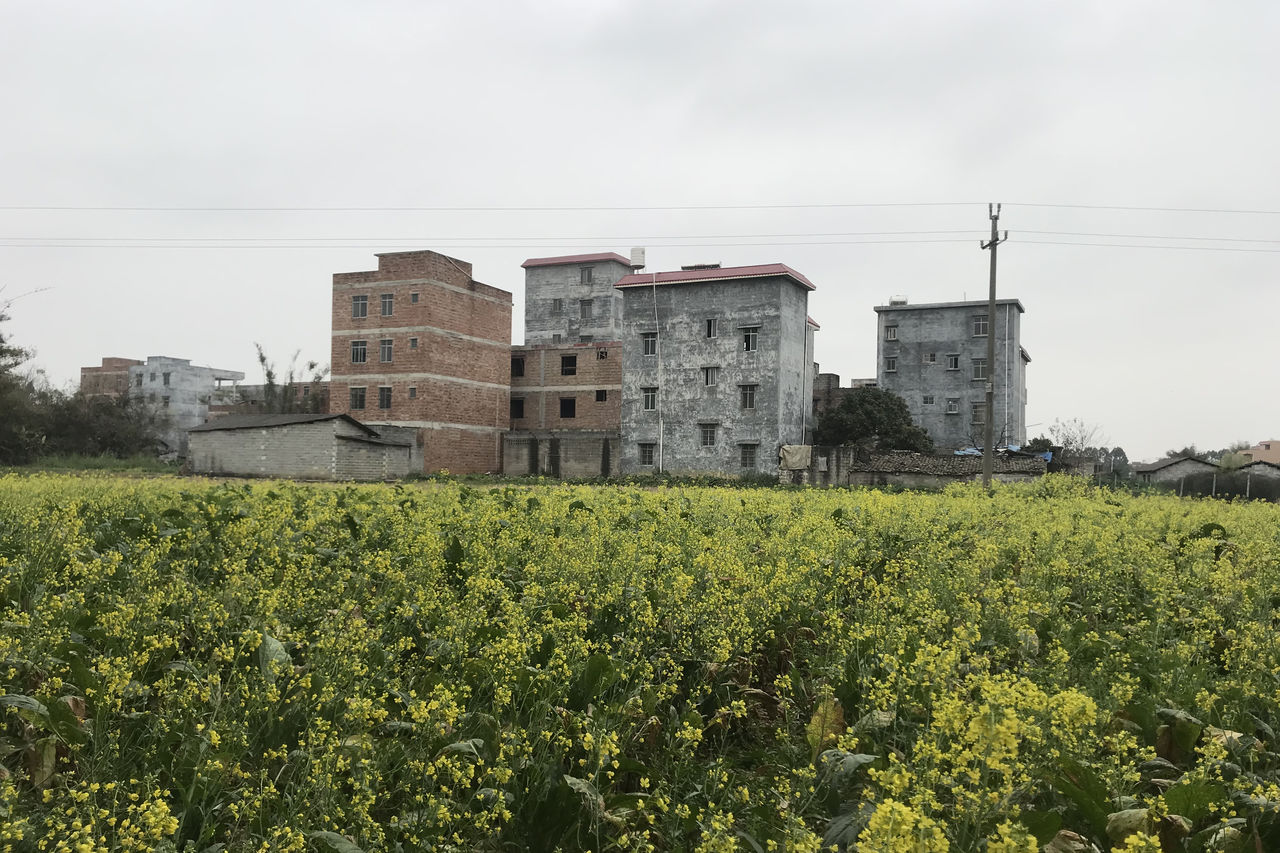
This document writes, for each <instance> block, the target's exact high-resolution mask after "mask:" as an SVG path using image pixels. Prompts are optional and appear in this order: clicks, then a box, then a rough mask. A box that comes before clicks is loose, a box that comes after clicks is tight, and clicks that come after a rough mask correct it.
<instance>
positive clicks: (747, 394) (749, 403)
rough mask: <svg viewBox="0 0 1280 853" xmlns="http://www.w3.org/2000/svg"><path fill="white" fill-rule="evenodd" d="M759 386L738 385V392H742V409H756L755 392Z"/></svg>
mask: <svg viewBox="0 0 1280 853" xmlns="http://www.w3.org/2000/svg"><path fill="white" fill-rule="evenodd" d="M759 388H760V386H759V385H739V386H738V390H739V391H741V392H742V408H744V409H754V408H755V407H756V391H757V390H758V389H759Z"/></svg>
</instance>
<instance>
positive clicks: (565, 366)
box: [560, 354, 578, 376]
mask: <svg viewBox="0 0 1280 853" xmlns="http://www.w3.org/2000/svg"><path fill="white" fill-rule="evenodd" d="M560 375H561V376H577V375H578V356H577V355H576V354H574V355H562V356H560Z"/></svg>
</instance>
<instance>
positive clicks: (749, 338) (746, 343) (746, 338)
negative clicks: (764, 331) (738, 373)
mask: <svg viewBox="0 0 1280 853" xmlns="http://www.w3.org/2000/svg"><path fill="white" fill-rule="evenodd" d="M759 345H760V327H759V326H747V327H746V328H744V329H743V330H742V351H743V352H755V351H756V349H757V348H758V347H759Z"/></svg>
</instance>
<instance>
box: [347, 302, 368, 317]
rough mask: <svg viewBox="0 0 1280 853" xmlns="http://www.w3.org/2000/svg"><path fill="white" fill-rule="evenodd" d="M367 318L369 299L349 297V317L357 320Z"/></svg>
mask: <svg viewBox="0 0 1280 853" xmlns="http://www.w3.org/2000/svg"><path fill="white" fill-rule="evenodd" d="M368 316H369V297H368V296H353V297H351V317H352V319H355V320H359V319H362V318H364V317H368Z"/></svg>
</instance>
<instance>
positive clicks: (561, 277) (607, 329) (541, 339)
mask: <svg viewBox="0 0 1280 853" xmlns="http://www.w3.org/2000/svg"><path fill="white" fill-rule="evenodd" d="M584 269H590V270H591V282H590V283H589V284H583V282H582V270H584ZM629 272H631V267H630V266H628V265H627V264H624V263H621V262H619V261H613V260H597V261H583V262H578V261H570V262H567V263H563V264H555V265H535V266H528V267H526V268H525V274H524V342H525V344H526V345H548V346H550V345H554V344H559V343H564V344H570V343H577V342H580V341H582V339H583V336H584V335H585V336H589V337H590V338H591V339H592V340H597V341H602V340H603V341H616V340H617V339H618V333H619V330H620V328H621V321H622V295H621V293H619V292H618V291H617V290H615V289H614V285H615V284H617V283H618V280H619V279H621V278H622V277H623V276H624V275H626V274H627V273H629ZM557 300H559V303H558V307H557ZM584 300H585V301H589V302H590V303H591V309H590V313H591V317H590V318H589V319H584V318H583V317H582V308H581V303H582V302H583V301H584ZM557 336H559V337H558V338H557Z"/></svg>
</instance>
